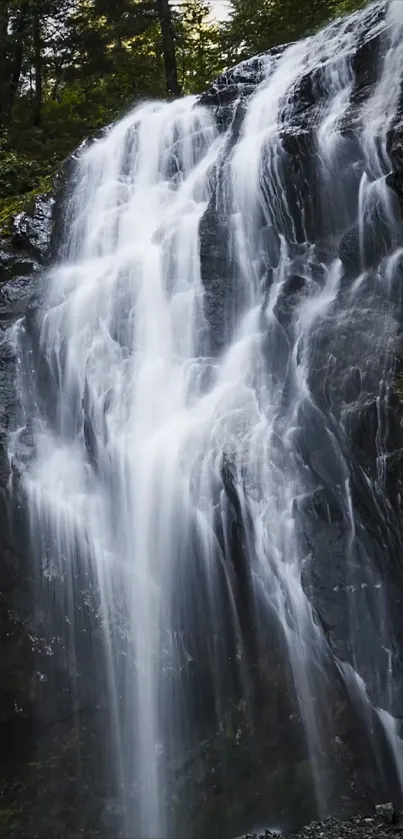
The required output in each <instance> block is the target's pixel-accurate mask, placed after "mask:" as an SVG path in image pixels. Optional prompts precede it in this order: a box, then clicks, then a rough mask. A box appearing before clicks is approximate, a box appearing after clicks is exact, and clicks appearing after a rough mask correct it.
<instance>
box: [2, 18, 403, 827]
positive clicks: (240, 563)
mask: <svg viewBox="0 0 403 839" xmlns="http://www.w3.org/2000/svg"><path fill="white" fill-rule="evenodd" d="M402 70H403V15H402V13H401V11H400V4H399V3H398V2H395V3H391V4H390V6H389V7H388V9H387V11H386V12H385V7H384V5H383V4H379V3H377V4H375V5H372V6H370V7H368V8H367V9H366V10H364V11H362V12H359V13H356V14H355V15H353V16H351V17H350V18H348V19H346V20H343V21H337V22H335V23H333V24H332V25H331V26H329V27H328V28H327V29H326V30H324V31H323V32H322V33H319V34H318V35H316V36H314V37H313V38H309V39H307V40H304V41H302V42H299V43H296V44H292V45H290V46H288V47H286V48H284V49H281V50H274V51H273V52H271V53H270V54H268V55H267V56H263V57H260V58H259V59H257V60H255V61H254V62H251V63H250V64H246V65H245V64H244V65H241V67H240V68H237V69H236V70H235V71H231V72H230V73H229V74H227V76H226V77H224V78H223V79H221V80H219V81H218V83H217V85H216V86H215V87H214V88H212V90H211V91H209V92H208V93H207V94H206V95H205V97H202V99H201V100H199V101H198V100H196V99H193V98H189V99H184V100H180V101H178V102H173V103H169V104H165V103H147V104H145V105H142V106H140V107H139V108H137V109H136V110H134V111H133V112H132V113H130V114H129V115H128V116H126V117H125V118H124V119H123V120H122V121H121V122H119V123H118V124H117V125H115V126H113V127H112V128H111V130H109V131H108V132H106V133H105V135H104V136H103V137H102V138H100V139H99V140H97V141H96V142H94V143H92V144H89V145H88V147H86V148H84V149H83V150H82V151H81V153H80V154H79V155H78V159H77V162H76V166H75V169H74V173H73V175H72V181H71V186H70V188H69V189H68V190H67V193H66V197H65V206H64V215H63V229H64V235H63V241H62V242H61V243H60V247H59V252H58V257H57V259H56V260H55V265H54V267H53V268H52V269H51V270H50V271H49V272H48V274H47V276H46V278H45V283H46V293H45V298H44V301H43V303H42V305H41V307H40V311H39V314H38V315H37V316H35V317H31V316H30V313H29V312H28V314H27V316H26V317H25V319H23V320H22V321H20V322H19V323H18V324H17V326H16V327H15V328H14V331H13V335H14V341H15V346H16V348H17V353H18V358H19V364H18V375H19V401H20V407H21V416H20V421H19V425H18V428H17V429H16V430H15V431H14V432H13V433H12V434H11V435H10V440H9V450H10V457H11V460H12V463H13V475H14V479H13V482H14V496H15V498H16V499H18V504H19V505H20V507H21V505H22V507H23V508H24V509H26V511H27V516H26V521H24V524H23V525H22V529H23V528H24V527H27V528H29V544H30V546H31V550H32V561H33V563H34V566H35V568H36V585H37V592H38V598H39V599H40V600H41V601H42V603H43V614H42V618H41V626H42V630H43V632H44V636H45V637H46V638H47V639H48V643H49V645H50V649H51V650H52V645H56V646H57V647H58V649H59V653H58V654H59V655H60V650H62V651H63V652H62V655H63V667H64V669H66V670H67V672H68V678H69V681H68V685H69V688H68V690H69V692H70V697H69V699H70V702H71V707H72V708H73V713H74V714H75V715H76V717H77V719H78V720H79V719H80V715H82V713H83V704H85V703H86V702H90V704H91V707H96V708H97V709H99V708H102V713H103V714H104V717H103V724H102V746H103V755H101V757H100V760H101V758H102V759H103V760H104V761H105V762H107V763H108V764H109V766H108V769H109V777H110V779H111V784H112V787H113V802H114V803H113V805H112V804H111V805H110V809H111V811H113V813H112V815H116V822H117V823H118V825H119V830H120V835H121V836H123V837H127V839H129V838H130V837H131V836H134V835H136V836H141V837H144V839H162V837H164V839H166V838H167V837H168V836H169V837H170V836H175V837H177V839H182V837H183V838H184V837H187V839H189V838H190V837H191V838H192V839H199V837H200V839H201V837H206V836H208V837H209V839H214V837H219V836H220V837H223V836H228V837H230V836H231V835H232V836H233V835H236V834H238V833H239V832H240V831H242V830H245V829H247V828H248V827H251V826H253V824H258V823H259V824H261V823H267V824H275V825H278V826H279V827H283V828H284V829H289V828H292V827H294V826H295V825H298V824H300V823H302V822H304V821H305V820H307V819H309V818H311V817H314V816H316V815H318V816H320V817H324V816H326V815H328V814H330V813H350V812H351V811H352V810H354V809H357V808H359V807H361V808H364V809H365V807H366V806H367V805H368V804H369V802H372V801H373V799H374V797H375V799H377V798H379V799H380V800H383V799H384V798H385V791H386V790H387V791H388V792H389V795H387V797H388V798H390V797H391V795H392V797H393V798H394V800H395V801H396V802H399V801H401V796H402V781H403V752H402V741H401V739H400V736H399V733H400V720H401V718H403V706H402V696H403V694H402V686H403V678H402V677H403V670H402V656H401V653H402V649H403V646H402V645H403V637H402V635H403V632H402V627H401V619H400V611H401V606H400V604H401V599H402V591H403V589H402V566H401V559H400V556H401V549H402V541H401V526H400V522H399V512H400V506H399V505H400V496H399V492H398V491H397V490H396V491H393V486H392V485H391V481H392V478H393V472H392V471H391V468H390V464H389V462H388V452H389V451H390V448H391V438H392V437H393V435H395V436H396V434H397V436H398V435H399V431H398V430H397V431H396V423H395V425H394V424H393V420H392V419H391V406H393V405H394V400H395V401H396V398H397V397H396V382H397V381H398V379H399V375H400V366H399V365H401V362H400V361H399V353H400V355H401V326H402V306H401V303H402V298H401V282H402V259H403V235H402V231H403V228H402V218H401V210H400V195H401V194H403V190H402V191H401V192H400V179H399V178H400V172H401V167H400V168H399V166H398V165H396V166H394V169H393V172H391V169H392V163H391V158H393V155H395V156H396V155H398V150H399V145H398V138H399V136H400V135H399V130H400V120H401V107H402V102H401V98H402V97H401V83H402ZM402 357H403V356H402ZM397 426H398V428H400V426H399V420H397ZM397 448H399V449H400V448H401V447H400V445H398V446H395V449H397ZM395 489H396V488H395ZM57 680H58V676H57V674H55V678H54V681H53V682H52V679H47V681H46V683H45V684H44V686H43V691H42V693H43V696H42V697H40V699H41V701H43V702H45V703H49V702H50V703H52V702H56V701H57V699H56V698H57V696H58V688H57ZM87 681H88V683H89V686H88V685H87ZM84 685H85V687H84ZM52 697H53V699H52ZM83 697H85V700H83ZM89 697H90V698H89ZM100 733H101V732H99V736H100ZM101 752H102V749H101ZM114 829H115V827H114Z"/></svg>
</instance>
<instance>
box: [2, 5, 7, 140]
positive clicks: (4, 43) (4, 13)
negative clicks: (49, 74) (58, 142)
mask: <svg viewBox="0 0 403 839" xmlns="http://www.w3.org/2000/svg"><path fill="white" fill-rule="evenodd" d="M8 46H9V44H8V3H3V4H2V5H1V4H0V127H1V126H2V125H3V122H4V116H5V110H6V101H7V88H6V84H7V76H8V62H9V56H8Z"/></svg>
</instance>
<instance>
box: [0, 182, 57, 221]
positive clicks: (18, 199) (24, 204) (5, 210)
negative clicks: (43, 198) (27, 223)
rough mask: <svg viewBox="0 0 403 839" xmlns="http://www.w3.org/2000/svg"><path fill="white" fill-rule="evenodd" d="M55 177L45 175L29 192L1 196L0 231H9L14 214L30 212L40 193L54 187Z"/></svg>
mask: <svg viewBox="0 0 403 839" xmlns="http://www.w3.org/2000/svg"><path fill="white" fill-rule="evenodd" d="M53 178H54V174H51V175H45V176H44V177H43V178H41V179H40V180H39V181H38V182H37V184H36V186H35V188H34V189H31V190H30V191H29V192H24V193H23V194H22V195H11V196H7V197H6V198H0V233H9V232H10V229H11V225H12V221H13V218H14V216H16V215H17V213H21V212H23V211H26V212H29V211H30V209H31V206H32V205H33V203H34V202H35V199H36V198H37V197H38V195H43V194H44V193H46V192H49V191H50V190H51V189H52V185H53Z"/></svg>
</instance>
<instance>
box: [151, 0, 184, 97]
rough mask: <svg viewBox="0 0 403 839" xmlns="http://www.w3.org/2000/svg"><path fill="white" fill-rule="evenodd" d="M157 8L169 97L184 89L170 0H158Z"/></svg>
mask: <svg viewBox="0 0 403 839" xmlns="http://www.w3.org/2000/svg"><path fill="white" fill-rule="evenodd" d="M156 8H157V14H158V20H159V23H160V27H161V36H162V48H163V53H164V65H165V77H166V85H167V93H168V96H169V97H170V96H174V97H175V96H180V95H181V92H182V91H181V87H180V84H179V81H178V67H177V63H176V50H175V35H174V28H173V23H172V14H171V7H170V5H169V0H156Z"/></svg>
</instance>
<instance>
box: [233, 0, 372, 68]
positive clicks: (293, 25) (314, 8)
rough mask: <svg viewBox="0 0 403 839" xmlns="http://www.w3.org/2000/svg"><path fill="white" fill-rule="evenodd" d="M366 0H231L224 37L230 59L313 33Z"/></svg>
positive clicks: (253, 53)
mask: <svg viewBox="0 0 403 839" xmlns="http://www.w3.org/2000/svg"><path fill="white" fill-rule="evenodd" d="M367 2H368V0H232V14H231V18H230V21H229V23H228V24H227V25H226V27H225V41H226V43H227V48H228V51H229V54H230V56H231V60H232V62H235V61H239V60H240V59H243V58H247V57H249V56H251V55H256V54H257V53H261V52H264V51H265V50H268V49H270V48H271V47H274V46H278V45H279V44H286V43H289V42H291V41H296V40H297V39H298V38H301V37H303V36H304V35H310V34H313V33H314V32H315V31H317V30H318V29H320V28H321V27H322V26H325V25H326V23H328V22H329V21H330V20H332V19H333V18H335V17H338V16H340V15H343V14H346V13H348V12H351V11H354V10H355V9H357V8H359V7H361V6H364V5H366V3H367Z"/></svg>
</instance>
